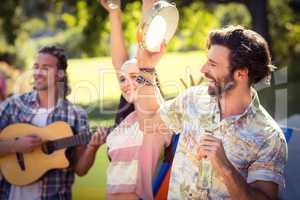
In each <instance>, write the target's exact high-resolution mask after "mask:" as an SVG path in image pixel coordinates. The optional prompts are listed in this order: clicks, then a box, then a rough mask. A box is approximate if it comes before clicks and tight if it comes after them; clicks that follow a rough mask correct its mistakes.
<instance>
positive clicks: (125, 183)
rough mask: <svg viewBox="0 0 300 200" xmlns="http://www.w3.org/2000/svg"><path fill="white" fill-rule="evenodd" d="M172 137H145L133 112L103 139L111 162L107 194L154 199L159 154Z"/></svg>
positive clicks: (147, 199) (147, 135) (148, 135)
mask: <svg viewBox="0 0 300 200" xmlns="http://www.w3.org/2000/svg"><path fill="white" fill-rule="evenodd" d="M170 137H171V136H165V135H160V134H144V133H143V132H142V131H140V129H139V124H138V122H137V117H136V113H135V112H134V113H132V114H130V115H129V116H128V117H127V118H126V119H125V120H124V121H123V122H122V123H121V124H120V126H118V127H117V128H116V129H114V130H113V131H112V132H111V133H110V134H109V136H108V137H107V140H106V145H107V147H108V154H109V156H110V158H111V163H110V164H109V167H108V169H107V193H108V194H117V193H135V194H137V196H138V197H140V198H141V199H145V200H151V199H153V194H152V181H153V176H154V175H155V171H156V166H157V162H158V160H159V156H160V152H161V151H162V150H163V148H164V147H165V146H167V145H168V144H169V142H170Z"/></svg>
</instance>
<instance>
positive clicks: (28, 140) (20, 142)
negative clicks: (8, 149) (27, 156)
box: [14, 135, 42, 153]
mask: <svg viewBox="0 0 300 200" xmlns="http://www.w3.org/2000/svg"><path fill="white" fill-rule="evenodd" d="M41 144H42V139H41V138H40V137H38V136H36V135H27V136H23V137H19V138H18V139H16V140H15V145H14V151H15V152H19V153H30V152H32V151H33V150H34V149H36V148H37V147H39V146H41Z"/></svg>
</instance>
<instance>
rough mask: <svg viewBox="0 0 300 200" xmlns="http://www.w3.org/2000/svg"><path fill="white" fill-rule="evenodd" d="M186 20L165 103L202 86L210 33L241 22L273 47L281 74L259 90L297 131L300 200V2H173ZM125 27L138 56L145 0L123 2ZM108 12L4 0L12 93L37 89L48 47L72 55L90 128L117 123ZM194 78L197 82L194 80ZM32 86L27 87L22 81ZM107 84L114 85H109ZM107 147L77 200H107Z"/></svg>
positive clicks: (94, 5) (0, 62) (73, 3)
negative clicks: (39, 60) (33, 72)
mask: <svg viewBox="0 0 300 200" xmlns="http://www.w3.org/2000/svg"><path fill="white" fill-rule="evenodd" d="M173 2H175V3H176V5H177V7H178V9H179V12H180V22H179V27H178V30H177V32H176V35H175V37H174V38H173V39H172V41H171V42H170V43H169V44H168V47H167V48H168V52H167V54H166V55H165V56H164V57H163V59H162V60H161V62H160V64H159V66H158V75H159V79H160V82H161V86H162V91H163V93H164V95H165V97H166V98H172V97H174V96H176V95H178V94H179V93H180V92H181V91H183V90H184V89H185V88H186V87H189V86H190V85H194V84H197V83H198V82H199V80H201V74H200V68H201V65H202V64H203V63H204V61H205V59H206V56H205V53H206V51H205V41H206V38H207V35H208V33H209V31H210V30H211V29H214V28H220V27H223V26H226V25H236V24H240V25H243V26H245V27H247V28H251V29H254V30H256V31H257V32H259V33H260V34H261V35H262V36H263V37H264V38H265V39H266V40H267V41H268V43H269V46H270V48H271V51H272V56H273V64H274V65H275V66H277V71H276V72H275V73H274V74H273V79H272V81H271V85H270V86H267V85H265V84H259V85H257V89H258V91H259V95H260V100H261V103H262V104H263V106H264V107H265V108H266V109H267V110H268V111H269V112H270V113H271V115H272V116H273V117H274V118H275V119H276V120H277V121H278V122H279V123H280V125H281V126H283V127H285V126H287V127H290V128H293V130H294V132H293V136H292V138H291V140H290V142H289V160H288V164H287V169H286V179H287V180H286V182H287V187H286V189H285V190H284V191H283V192H282V194H281V198H282V199H291V200H294V199H300V191H299V190H297V185H298V183H300V176H299V175H297V174H299V173H297V171H296V170H297V168H298V167H299V166H300V158H299V156H297V155H299V153H300V148H299V146H300V138H299V134H298V133H299V125H298V124H299V122H300V117H299V113H300V106H299V102H300V95H298V93H299V86H300V84H299V82H300V80H299V78H298V76H300V66H299V64H300V23H299V22H300V0H198V1H192V0H174V1H173ZM122 10H123V16H122V24H123V30H124V36H125V40H126V45H127V48H128V51H129V52H134V46H135V44H136V29H137V25H138V22H139V20H140V18H141V12H140V10H141V1H139V0H123V1H122ZM109 34H110V26H109V19H108V16H107V12H106V11H105V10H104V9H103V8H102V7H101V6H100V5H99V3H98V2H97V0H68V1H64V0H4V1H1V4H0V72H1V73H2V74H5V76H6V78H7V83H8V93H9V94H14V93H22V92H25V91H28V90H30V89H31V84H30V83H31V81H32V80H31V79H30V78H28V77H30V73H27V72H28V71H30V69H31V66H32V64H33V59H34V56H35V53H36V52H37V50H38V49H39V48H40V47H42V46H44V45H48V44H57V45H59V46H61V47H63V48H65V49H66V51H67V53H68V57H69V58H70V60H69V67H68V73H69V79H70V83H71V84H70V85H71V87H72V93H71V95H70V96H69V97H68V99H69V100H70V101H72V102H73V103H75V104H78V105H81V106H82V107H84V108H85V109H87V111H88V116H89V120H90V125H91V126H95V125H112V124H113V123H114V116H115V112H116V109H117V106H118V104H119V98H120V90H119V87H118V83H117V80H116V78H115V75H114V72H113V70H112V69H113V68H112V65H111V58H110V48H109ZM191 77H192V78H191ZM24 80H26V81H24ZM108 86H109V87H108ZM107 164H108V160H107V156H106V152H105V146H103V147H101V149H100V151H99V152H98V154H97V159H96V163H95V165H94V166H93V168H92V169H91V170H90V172H89V174H88V175H87V176H85V177H80V178H79V177H76V181H75V186H74V188H73V192H74V196H73V197H74V199H75V200H78V199H87V200H93V199H104V190H105V170H106V167H107Z"/></svg>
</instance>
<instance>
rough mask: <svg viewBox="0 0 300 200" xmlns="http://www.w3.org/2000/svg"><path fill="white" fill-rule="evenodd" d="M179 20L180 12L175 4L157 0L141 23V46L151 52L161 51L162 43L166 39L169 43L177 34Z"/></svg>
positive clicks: (139, 40) (139, 39)
mask: <svg viewBox="0 0 300 200" xmlns="http://www.w3.org/2000/svg"><path fill="white" fill-rule="evenodd" d="M178 20H179V13H178V10H177V8H176V6H175V4H172V3H169V2H167V1H164V0H159V1H157V2H155V3H154V4H153V6H152V8H151V9H150V10H149V11H148V12H147V13H146V14H145V15H144V16H143V17H142V20H141V23H140V24H139V27H138V31H137V40H138V44H139V46H140V47H141V48H144V49H147V50H148V51H150V52H159V51H160V45H161V43H162V42H163V41H165V43H166V44H167V43H168V42H169V41H170V40H171V38H172V37H173V35H174V34H175V31H176V29H177V25H178Z"/></svg>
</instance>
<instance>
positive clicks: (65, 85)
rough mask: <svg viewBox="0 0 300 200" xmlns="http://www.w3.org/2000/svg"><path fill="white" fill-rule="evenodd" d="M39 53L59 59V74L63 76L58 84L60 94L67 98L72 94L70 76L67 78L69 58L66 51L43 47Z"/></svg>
mask: <svg viewBox="0 0 300 200" xmlns="http://www.w3.org/2000/svg"><path fill="white" fill-rule="evenodd" d="M38 53H41V54H49V55H52V56H54V57H55V58H56V59H57V69H58V73H61V74H60V75H61V76H62V77H61V80H60V81H59V82H58V83H57V88H58V93H59V96H60V97H63V98H66V96H67V95H68V94H70V92H71V89H70V87H69V82H68V76H67V67H68V62H67V59H68V58H67V55H66V53H65V50H64V49H63V48H60V47H58V46H55V45H51V46H44V47H42V48H41V49H40V50H39V51H38Z"/></svg>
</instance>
